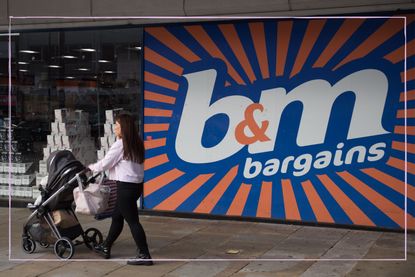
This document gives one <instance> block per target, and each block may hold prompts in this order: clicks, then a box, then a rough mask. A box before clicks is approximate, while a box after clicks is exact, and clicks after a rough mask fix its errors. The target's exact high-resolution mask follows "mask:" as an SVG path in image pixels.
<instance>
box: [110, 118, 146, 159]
mask: <svg viewBox="0 0 415 277" xmlns="http://www.w3.org/2000/svg"><path fill="white" fill-rule="evenodd" d="M115 121H116V122H118V123H119V124H120V125H121V136H122V144H123V147H124V159H125V160H128V161H132V162H135V163H139V164H141V163H143V162H144V143H143V140H142V139H141V137H140V136H139V134H138V128H137V125H136V124H135V121H134V118H133V117H132V116H131V115H129V114H126V113H123V114H119V115H117V116H116V117H115Z"/></svg>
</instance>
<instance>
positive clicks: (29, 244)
mask: <svg viewBox="0 0 415 277" xmlns="http://www.w3.org/2000/svg"><path fill="white" fill-rule="evenodd" d="M22 247H23V251H24V252H26V253H27V254H32V253H33V252H34V251H35V250H36V242H35V241H34V240H32V239H31V238H24V239H23V241H22Z"/></svg>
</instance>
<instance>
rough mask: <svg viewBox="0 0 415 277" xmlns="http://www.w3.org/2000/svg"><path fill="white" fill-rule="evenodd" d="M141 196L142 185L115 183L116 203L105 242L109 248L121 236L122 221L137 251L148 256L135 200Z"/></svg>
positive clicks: (144, 235)
mask: <svg viewBox="0 0 415 277" xmlns="http://www.w3.org/2000/svg"><path fill="white" fill-rule="evenodd" d="M142 194H143V183H140V184H136V183H127V182H120V181H117V202H116V205H115V209H114V214H113V215H112V222H111V227H110V230H109V233H108V237H107V239H106V241H105V244H106V245H107V246H111V245H112V244H113V243H114V241H115V240H116V239H117V238H118V236H119V235H120V234H121V232H122V229H123V227H124V219H125V221H127V223H128V226H130V230H131V234H132V235H133V238H134V241H135V244H136V245H137V250H139V251H140V252H142V253H146V254H148V253H149V252H148V246H147V239H146V234H145V233H144V229H143V226H141V224H140V221H139V219H138V210H137V200H138V198H139V197H140V196H141V195H142Z"/></svg>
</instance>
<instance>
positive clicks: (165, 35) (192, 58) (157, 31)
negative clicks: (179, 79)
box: [145, 27, 200, 63]
mask: <svg viewBox="0 0 415 277" xmlns="http://www.w3.org/2000/svg"><path fill="white" fill-rule="evenodd" d="M145 30H146V32H147V33H149V34H150V35H152V36H153V37H154V38H156V39H157V40H159V41H160V42H161V43H163V44H164V45H166V46H167V47H169V48H170V49H171V50H173V51H174V52H176V53H177V54H178V55H179V56H181V57H182V58H184V59H185V60H187V61H188V62H191V63H192V62H196V61H199V60H200V57H199V56H198V55H196V54H195V53H193V51H192V50H190V49H189V48H188V47H187V46H186V45H185V44H183V43H182V42H181V41H180V40H178V39H177V38H176V37H175V36H173V35H172V34H171V33H170V32H169V31H168V30H167V29H166V28H165V27H149V28H146V29H145Z"/></svg>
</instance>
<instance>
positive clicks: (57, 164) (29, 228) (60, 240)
mask: <svg viewBox="0 0 415 277" xmlns="http://www.w3.org/2000/svg"><path fill="white" fill-rule="evenodd" d="M47 171H48V173H49V175H48V181H47V184H46V187H45V188H42V187H40V188H39V190H40V191H41V201H40V203H39V204H38V205H33V204H29V205H28V208H29V209H30V210H31V211H32V213H31V215H30V216H29V217H28V219H27V221H26V223H25V225H24V226H23V235H22V247H23V250H24V252H26V253H28V254H31V253H33V252H34V251H35V249H36V242H38V243H39V245H40V246H41V247H43V248H47V247H49V246H50V245H51V244H53V250H54V252H55V254H56V255H57V256H58V257H59V258H61V259H65V260H66V259H70V258H72V256H73V254H74V252H75V248H74V246H76V245H79V244H83V243H85V245H86V246H87V247H88V248H89V249H93V247H94V246H95V245H97V244H100V243H102V241H103V237H102V233H101V232H100V231H99V230H98V229H96V228H89V229H87V230H85V231H84V230H83V229H82V227H81V225H80V223H79V220H78V218H77V217H76V215H75V212H74V210H73V200H74V198H73V189H74V188H76V187H77V186H78V185H82V186H84V187H86V186H88V184H90V183H93V182H95V179H96V178H97V176H98V175H99V174H98V175H96V176H89V177H88V176H87V175H90V174H88V173H89V172H88V170H86V168H85V167H84V166H83V165H82V163H81V162H79V161H78V160H76V159H75V157H74V155H73V154H72V153H71V152H70V151H68V150H63V151H56V152H53V153H52V154H51V155H50V157H49V158H48V160H47ZM79 236H81V237H82V241H78V240H76V241H73V240H74V239H76V238H77V237H79Z"/></svg>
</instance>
